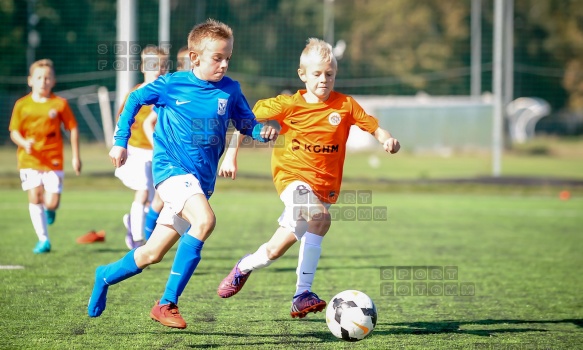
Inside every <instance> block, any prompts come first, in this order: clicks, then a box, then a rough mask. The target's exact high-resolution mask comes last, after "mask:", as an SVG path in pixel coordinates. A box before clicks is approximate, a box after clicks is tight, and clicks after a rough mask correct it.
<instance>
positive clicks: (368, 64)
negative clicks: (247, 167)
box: [0, 0, 583, 150]
mask: <svg viewBox="0 0 583 350" xmlns="http://www.w3.org/2000/svg"><path fill="white" fill-rule="evenodd" d="M118 1H132V3H134V4H135V5H136V12H135V15H134V16H133V17H134V18H133V20H135V27H136V38H135V41H132V42H131V43H129V44H128V48H130V46H133V47H134V50H135V51H136V52H134V54H135V56H134V58H135V59H139V51H140V49H141V48H142V47H144V46H145V45H147V44H158V43H159V40H160V38H159V29H160V28H159V19H160V1H163V2H164V3H165V4H167V5H168V9H169V12H170V17H169V18H170V27H169V28H170V32H169V40H168V42H165V43H164V44H165V46H167V47H168V48H169V53H170V57H171V58H172V64H171V71H173V70H175V66H176V61H175V57H176V53H177V51H178V49H179V48H180V47H182V46H184V45H186V37H187V34H188V32H189V31H190V29H191V28H192V26H193V25H194V24H196V23H198V22H201V21H204V20H205V19H206V18H215V19H218V20H220V21H223V22H225V23H227V24H229V25H230V26H231V27H232V28H233V30H234V33H235V48H234V54H233V59H232V61H231V64H230V67H229V73H228V74H229V75H230V76H231V77H233V78H235V79H237V80H239V81H240V82H241V84H242V87H243V91H244V93H245V94H246V96H247V98H248V100H249V103H250V104H251V105H253V103H254V102H255V101H256V100H257V99H260V98H267V97H271V96H274V95H275V94H278V93H280V92H282V91H286V90H287V91H292V92H293V91H295V90H297V89H299V88H302V83H301V81H300V80H299V79H298V77H297V73H296V70H297V66H298V59H299V54H300V52H301V50H302V49H303V47H304V45H305V42H306V39H307V38H309V37H319V38H324V39H326V40H327V41H329V42H331V43H332V44H333V45H334V46H335V50H336V53H337V54H338V57H339V58H340V60H339V74H338V76H337V83H336V89H337V90H338V91H340V92H344V93H348V94H352V95H355V96H357V98H358V100H359V101H360V102H361V103H362V104H363V105H365V107H366V106H367V105H368V106H370V107H369V108H367V110H368V111H369V112H370V113H371V114H374V115H376V116H377V117H379V119H380V120H381V123H382V124H387V125H386V126H387V127H388V128H389V129H391V130H395V132H396V133H397V134H398V135H402V136H400V137H401V138H403V137H404V138H407V139H410V140H411V141H412V142H410V143H415V144H416V145H417V146H418V147H419V149H421V150H423V149H431V148H436V149H444V148H445V149H455V148H458V147H463V146H464V145H466V144H470V146H473V147H477V148H481V147H490V145H491V133H492V131H491V130H492V118H491V116H492V103H491V98H490V96H491V95H490V94H489V92H490V91H492V67H493V65H492V61H493V30H494V29H493V28H494V1H495V0H439V1H438V0H367V1H363V0H254V1H251V0H222V1H210V0H196V1H194V0H193V1H191V0H118ZM506 1H508V4H510V8H511V11H510V12H509V14H510V16H511V18H510V22H509V23H511V24H512V27H511V28H510V29H509V31H508V32H507V33H509V35H510V37H511V39H512V40H510V41H507V42H509V43H510V45H511V53H512V55H510V56H509V57H510V58H511V62H510V63H511V64H510V67H511V70H508V71H506V72H505V73H504V74H505V76H504V79H507V80H508V78H510V80H509V81H510V82H511V86H510V90H509V91H507V94H506V96H510V97H511V98H512V99H516V98H520V97H533V98H536V100H537V101H543V102H544V103H546V104H548V110H545V111H546V113H545V114H546V115H544V116H539V117H537V118H535V119H536V120H537V121H538V120H539V119H540V121H538V122H536V121H535V122H533V123H531V127H532V130H534V132H536V133H546V134H558V135H581V134H582V133H583V6H581V2H580V1H576V0H506ZM476 7H477V8H478V9H479V10H480V11H479V13H478V14H479V16H478V19H479V20H478V22H477V23H478V24H479V26H478V27H477V28H478V30H479V32H478V34H479V36H478V37H479V39H480V41H479V50H478V51H477V52H478V53H479V56H478V62H479V65H478V66H477V67H478V68H479V75H478V78H479V79H478V86H477V87H475V86H474V87H472V67H473V66H472V52H476V51H472V9H473V8H474V10H475V9H476ZM117 14H118V13H117V3H116V1H113V0H0V49H1V50H2V55H1V56H0V113H1V115H0V126H1V127H2V129H3V130H5V132H3V133H0V144H10V141H9V134H8V132H7V128H8V122H9V119H10V115H11V112H12V107H13V105H14V102H15V101H16V99H18V98H20V97H22V96H23V95H25V94H26V93H28V92H29V88H28V86H27V82H26V76H27V74H28V68H27V67H28V65H29V64H30V63H31V62H32V61H34V60H36V59H40V58H50V59H52V60H53V61H54V62H55V66H56V73H57V86H56V87H55V89H54V90H55V92H57V93H60V94H61V95H63V96H65V97H67V98H68V99H69V101H70V103H71V105H72V107H73V109H74V112H75V113H76V115H77V118H78V120H79V123H80V128H81V133H82V137H83V139H84V140H85V141H100V142H102V141H103V137H104V136H103V130H102V127H103V125H102V120H101V109H100V106H99V99H98V94H97V91H98V89H99V88H100V87H105V88H106V89H107V91H108V92H109V93H108V94H106V95H107V96H109V97H110V98H111V100H112V103H111V108H112V109H114V106H115V105H114V103H113V102H114V100H115V96H116V95H115V91H116V72H117V70H119V69H125V68H119V66H116V65H115V64H114V62H115V60H116V56H115V55H114V46H115V45H116V40H117V37H116V33H117V31H116V16H117ZM122 20H123V21H126V20H128V19H126V18H124V19H122ZM473 23H474V25H475V24H476V22H475V21H474V22H473ZM474 28H475V27H474ZM475 34H476V33H475V32H474V36H475ZM104 48H105V50H104ZM128 58H129V59H131V58H132V56H131V52H130V53H128ZM103 62H106V64H105V65H104V64H103ZM474 62H475V61H474ZM130 70H131V69H130ZM131 74H133V75H135V76H134V78H135V79H136V81H139V80H140V79H141V78H140V72H139V70H137V69H134V70H133V71H132V72H131ZM474 83H475V82H474ZM472 90H474V91H472ZM472 94H473V95H474V96H473V97H470V95H472ZM118 102H119V101H118ZM505 102H506V104H508V103H509V102H510V101H505ZM541 110H543V109H541ZM517 113H518V112H517ZM510 122H511V120H509V121H508V123H507V124H508V125H510V124H511V123H510ZM534 124H536V125H534ZM436 131H439V134H435V133H436ZM355 147H358V145H357V144H355Z"/></svg>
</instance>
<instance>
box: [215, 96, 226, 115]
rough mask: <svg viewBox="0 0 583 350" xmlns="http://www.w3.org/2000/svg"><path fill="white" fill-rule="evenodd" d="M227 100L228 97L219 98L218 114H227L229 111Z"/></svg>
mask: <svg viewBox="0 0 583 350" xmlns="http://www.w3.org/2000/svg"><path fill="white" fill-rule="evenodd" d="M227 101H228V100H227V99H226V98H219V107H218V109H217V114H218V115H225V113H227Z"/></svg>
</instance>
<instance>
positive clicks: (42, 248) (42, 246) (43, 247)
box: [32, 240, 51, 254]
mask: <svg viewBox="0 0 583 350" xmlns="http://www.w3.org/2000/svg"><path fill="white" fill-rule="evenodd" d="M50 251H51V242H49V241H48V240H46V241H38V242H37V244H36V246H34V249H33V250H32V252H33V253H35V254H44V253H48V252H50Z"/></svg>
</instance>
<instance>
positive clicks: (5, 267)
mask: <svg viewBox="0 0 583 350" xmlns="http://www.w3.org/2000/svg"><path fill="white" fill-rule="evenodd" d="M0 270H24V266H22V265H0Z"/></svg>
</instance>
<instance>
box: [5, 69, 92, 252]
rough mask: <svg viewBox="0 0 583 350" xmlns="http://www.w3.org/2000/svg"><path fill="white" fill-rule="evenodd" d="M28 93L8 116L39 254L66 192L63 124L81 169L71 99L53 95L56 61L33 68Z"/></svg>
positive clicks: (44, 249)
mask: <svg viewBox="0 0 583 350" xmlns="http://www.w3.org/2000/svg"><path fill="white" fill-rule="evenodd" d="M29 74H30V75H29V77H28V86H30V87H31V88H32V91H31V93H30V94H28V95H26V96H25V97H23V98H21V99H19V100H18V101H16V104H15V105H14V110H13V112H12V117H11V119H10V126H9V130H10V138H11V139H12V141H13V142H14V143H15V144H16V145H17V146H18V150H17V151H16V154H17V158H18V169H19V170H20V180H21V182H22V189H23V190H24V191H28V202H29V204H28V211H29V213H30V220H31V221H32V226H33V227H34V230H35V232H36V235H37V236H38V242H37V244H36V246H35V247H34V249H33V253H35V254H43V253H48V252H50V251H51V243H50V241H49V233H48V227H47V225H50V224H52V223H53V222H54V220H55V214H56V210H57V208H58V207H59V204H60V201H61V192H62V190H63V178H64V173H63V138H62V135H61V125H63V126H64V127H65V129H67V130H69V131H70V132H71V149H72V155H73V159H72V164H73V170H75V173H76V174H77V175H79V174H80V173H81V159H80V155H79V131H78V129H77V121H76V120H75V116H74V115H73V112H72V111H71V108H70V107H69V104H68V103H67V100H65V99H63V98H61V97H58V96H56V95H54V94H53V93H52V89H53V87H54V86H55V82H56V80H55V71H54V68H53V62H52V61H51V60H48V59H43V60H39V61H36V62H34V63H33V64H32V65H31V66H30V71H29Z"/></svg>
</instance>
